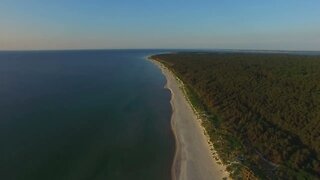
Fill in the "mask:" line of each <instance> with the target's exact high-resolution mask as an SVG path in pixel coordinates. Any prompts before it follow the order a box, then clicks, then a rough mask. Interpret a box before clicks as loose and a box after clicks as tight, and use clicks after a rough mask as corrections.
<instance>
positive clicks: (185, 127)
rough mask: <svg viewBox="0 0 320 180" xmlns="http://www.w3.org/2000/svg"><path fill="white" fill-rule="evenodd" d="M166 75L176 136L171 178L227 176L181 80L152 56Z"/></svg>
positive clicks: (204, 179)
mask: <svg viewBox="0 0 320 180" xmlns="http://www.w3.org/2000/svg"><path fill="white" fill-rule="evenodd" d="M152 62H153V63H154V64H155V65H156V66H158V67H159V68H160V69H161V71H162V73H163V74H164V76H165V77H166V79H167V84H166V88H168V89H169V90H170V91H171V94H172V97H171V105H172V109H173V114H172V120H171V124H172V129H173V132H174V134H175V137H176V153H175V158H174V163H173V165H172V179H173V180H214V179H223V178H226V177H228V173H227V171H226V170H225V169H226V167H225V166H223V165H222V164H220V163H218V161H217V160H215V158H214V157H213V153H214V149H213V146H212V144H211V143H210V142H209V139H208V137H207V136H206V135H205V130H204V128H203V127H202V125H201V120H200V119H198V118H197V116H196V114H195V112H194V111H193V109H192V106H191V105H190V103H189V102H188V100H187V98H186V97H185V94H184V92H183V88H182V86H183V85H182V83H181V82H179V80H178V79H176V76H175V75H174V74H173V73H172V72H171V71H170V70H168V69H167V68H166V67H164V66H163V65H162V64H161V63H159V62H158V61H155V60H152Z"/></svg>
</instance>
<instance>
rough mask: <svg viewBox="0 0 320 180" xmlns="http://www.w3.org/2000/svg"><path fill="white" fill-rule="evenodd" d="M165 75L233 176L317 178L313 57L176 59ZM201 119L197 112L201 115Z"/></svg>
mask: <svg viewBox="0 0 320 180" xmlns="http://www.w3.org/2000/svg"><path fill="white" fill-rule="evenodd" d="M152 59H155V60H158V61H159V62H161V63H163V64H164V65H166V66H167V67H168V68H169V69H171V70H172V71H173V72H174V73H175V74H176V75H177V76H178V77H179V78H180V79H181V80H182V81H183V82H184V83H185V84H186V87H187V93H188V96H189V98H190V100H191V102H192V103H193V104H194V105H195V106H196V108H197V109H198V110H199V111H200V112H205V113H203V114H205V115H203V116H204V118H203V119H204V122H203V123H204V126H205V127H206V129H207V131H208V133H209V135H210V138H211V140H212V141H213V143H214V146H215V148H216V149H217V151H218V153H219V156H220V157H221V159H222V161H223V162H224V163H225V164H227V165H228V166H229V167H228V169H230V170H231V171H232V176H233V177H234V178H243V177H244V176H248V174H249V175H250V174H251V172H253V174H254V176H255V177H258V178H263V179H316V178H320V161H319V159H320V56H302V55H287V54H249V53H176V54H161V55H155V56H153V57H152ZM201 114H202V113H201Z"/></svg>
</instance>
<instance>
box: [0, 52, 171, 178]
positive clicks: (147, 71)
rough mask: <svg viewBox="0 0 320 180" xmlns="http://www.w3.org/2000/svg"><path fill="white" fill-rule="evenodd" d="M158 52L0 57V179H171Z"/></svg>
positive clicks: (165, 96) (166, 94) (167, 111)
mask: <svg viewBox="0 0 320 180" xmlns="http://www.w3.org/2000/svg"><path fill="white" fill-rule="evenodd" d="M159 52H160V51H151V50H145V51H144V50H115V51H111V50H109V51H107V50H106V51H103V50H101V51H38V52H37V51H30V52H0V144H1V147H0V179H4V180H11V179H12V180H20V179H21V180H22V179H23V180H28V179H30V180H37V179H41V180H43V179H46V180H50V179H57V180H64V179H68V180H69V179H71V180H73V179H74V180H82V179H83V180H87V179H88V180H89V179H90V180H91V179H104V180H106V179H111V180H117V179H133V180H134V179H137V180H144V179H146V180H157V179H159V180H165V179H170V168H171V164H172V160H173V155H174V138H173V135H172V132H171V128H170V117H171V107H170V102H169V101H170V93H169V91H168V90H166V89H164V88H163V86H164V84H165V78H164V76H162V75H161V72H160V70H159V69H157V67H155V66H154V65H153V64H152V63H151V62H149V61H146V60H145V56H147V55H149V54H153V53H159Z"/></svg>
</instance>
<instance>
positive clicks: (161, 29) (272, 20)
mask: <svg viewBox="0 0 320 180" xmlns="http://www.w3.org/2000/svg"><path fill="white" fill-rule="evenodd" d="M96 48H107V49H108V48H112V49H114V48H219V49H226V48H228V49H230V48H231V49H279V50H320V1H319V0H241V1H240V0H239V1H236V0H232V1H231V0H159V1H155V0H126V1H124V0H82V1H80V0H1V1H0V49H1V50H6V49H96Z"/></svg>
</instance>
